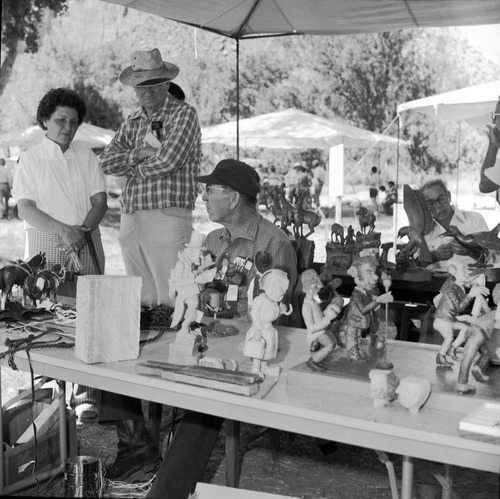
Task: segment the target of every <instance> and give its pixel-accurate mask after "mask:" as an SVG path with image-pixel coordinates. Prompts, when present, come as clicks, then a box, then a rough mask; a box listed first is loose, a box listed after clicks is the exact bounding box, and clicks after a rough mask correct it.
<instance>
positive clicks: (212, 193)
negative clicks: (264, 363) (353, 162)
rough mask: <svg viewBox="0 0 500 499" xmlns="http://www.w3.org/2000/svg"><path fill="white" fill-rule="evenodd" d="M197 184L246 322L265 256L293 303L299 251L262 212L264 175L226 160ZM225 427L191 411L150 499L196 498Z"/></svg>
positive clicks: (223, 277) (214, 247) (221, 269)
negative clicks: (201, 187) (214, 225)
mask: <svg viewBox="0 0 500 499" xmlns="http://www.w3.org/2000/svg"><path fill="white" fill-rule="evenodd" d="M196 180H197V181H198V182H202V183H204V184H206V186H205V192H204V193H203V200H204V201H205V203H206V206H207V212H208V216H209V217H210V220H211V221H212V222H217V223H220V224H221V225H222V226H223V227H222V228H220V229H215V230H214V231H212V232H210V233H209V234H208V236H207V239H206V241H205V246H206V247H207V248H208V250H209V251H210V252H211V253H213V254H214V255H215V257H216V262H217V270H218V278H219V280H220V281H221V282H222V284H223V285H224V288H225V292H224V294H225V297H226V298H225V299H226V300H227V301H228V302H229V304H230V306H231V307H234V308H235V309H236V311H237V315H239V316H240V317H242V318H246V317H247V312H248V306H249V303H248V302H249V299H250V300H251V298H252V295H251V293H250V296H247V291H248V288H249V285H250V284H251V283H252V281H253V279H254V277H255V276H256V275H257V273H258V271H259V268H258V267H259V265H258V255H257V254H258V253H259V252H260V254H263V252H265V253H267V254H268V255H270V257H271V258H270V260H272V263H271V264H270V265H271V267H272V268H279V269H281V270H283V271H285V272H286V273H287V275H288V279H289V282H290V285H289V289H288V291H287V293H286V294H285V298H284V300H283V301H285V300H287V301H288V303H290V301H291V297H292V291H293V288H294V286H295V282H296V280H297V260H296V256H295V251H294V249H293V247H292V244H291V242H290V240H289V239H288V236H287V235H286V234H285V233H284V232H283V231H282V230H281V229H279V228H278V227H276V226H275V225H274V224H273V223H272V222H270V221H269V220H266V219H265V218H263V217H262V215H260V214H259V213H258V211H257V196H258V194H259V189H260V178H259V175H258V173H257V172H256V171H255V170H254V169H253V168H252V167H251V166H249V165H247V164H246V163H243V162H241V161H237V160H235V159H224V160H222V161H221V162H220V163H218V164H217V166H216V167H215V169H214V171H213V172H212V173H211V174H210V175H203V176H198V177H196ZM285 319H286V317H285ZM278 322H279V321H278ZM281 324H282V325H283V323H281ZM223 421H224V420H223V418H218V417H215V416H210V415H207V414H201V413H197V412H193V411H187V412H186V414H185V416H184V418H183V420H182V422H181V424H180V425H179V427H178V429H177V431H176V433H175V436H174V438H173V440H172V443H171V444H170V446H169V447H168V449H167V451H166V453H165V456H164V458H163V462H162V464H161V467H160V469H159V470H158V473H157V476H156V479H155V481H154V483H153V486H152V488H151V490H150V491H149V494H148V495H147V497H161V498H176V499H180V498H185V497H187V496H188V495H189V494H190V493H192V492H193V491H194V489H195V487H196V483H197V482H198V481H200V480H201V478H202V476H203V471H204V469H205V466H206V464H207V462H208V459H209V458H210V454H211V453H212V449H213V447H214V445H215V443H216V440H217V436H218V434H219V431H220V429H221V427H222V423H223Z"/></svg>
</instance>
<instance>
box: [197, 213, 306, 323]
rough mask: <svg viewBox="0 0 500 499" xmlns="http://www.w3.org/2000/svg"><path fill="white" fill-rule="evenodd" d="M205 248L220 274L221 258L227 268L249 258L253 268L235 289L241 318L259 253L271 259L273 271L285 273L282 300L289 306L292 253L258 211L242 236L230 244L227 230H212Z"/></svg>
mask: <svg viewBox="0 0 500 499" xmlns="http://www.w3.org/2000/svg"><path fill="white" fill-rule="evenodd" d="M206 246H207V248H208V250H209V251H210V252H211V253H212V254H213V255H215V258H216V262H217V269H218V270H220V268H221V264H222V260H223V259H224V258H227V259H228V260H229V265H230V267H231V266H232V265H233V262H234V259H235V258H236V257H241V258H243V259H245V258H250V259H251V260H252V262H253V265H252V268H251V269H250V271H249V272H248V273H247V275H246V276H245V279H244V281H243V282H242V284H241V285H240V286H239V288H238V302H237V304H236V309H237V312H238V315H239V316H240V317H245V315H246V313H247V311H248V299H247V290H248V286H249V284H250V282H251V280H252V279H253V278H254V277H255V275H256V269H255V255H256V254H257V253H258V252H259V251H265V252H267V253H269V254H270V255H271V256H272V258H273V265H272V267H273V268H277V269H281V270H283V271H285V272H286V273H287V275H288V280H289V286H288V291H287V293H286V294H285V300H286V302H287V303H290V301H291V297H292V293H293V289H294V287H295V282H296V280H297V258H296V255H295V250H294V249H293V246H292V243H291V242H290V239H289V238H288V236H287V235H286V234H285V233H284V232H283V231H282V230H281V229H279V228H278V227H276V225H274V224H273V223H272V222H270V221H269V220H267V219H265V218H263V217H262V215H260V214H259V213H257V211H255V214H254V215H253V217H252V218H251V219H250V220H249V222H248V225H247V227H246V230H245V232H244V235H242V236H240V237H237V238H236V239H234V240H231V234H230V233H229V231H228V230H227V229H226V228H221V229H215V230H214V231H212V232H210V234H208V236H207V239H206Z"/></svg>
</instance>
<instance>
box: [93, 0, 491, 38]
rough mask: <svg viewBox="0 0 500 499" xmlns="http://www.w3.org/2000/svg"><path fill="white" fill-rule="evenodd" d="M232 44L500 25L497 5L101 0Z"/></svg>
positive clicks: (412, 0) (484, 0) (444, 0)
mask: <svg viewBox="0 0 500 499" xmlns="http://www.w3.org/2000/svg"><path fill="white" fill-rule="evenodd" d="M101 1H105V2H109V3H115V4H118V5H123V6H124V7H132V8H134V9H138V10H142V11H144V12H148V13H150V14H156V15H158V16H161V17H164V18H166V19H171V20H173V21H178V22H181V23H184V24H188V25H191V26H194V27H197V28H200V29H204V30H207V31H212V32H214V33H218V34H220V35H224V36H227V37H230V38H234V39H238V40H241V39H247V38H258V37H263V36H279V35H300V34H310V35H346V34H354V33H374V32H379V31H390V30H395V29H405V28H429V27H442V26H471V25H477V24H496V23H500V2H498V0H474V1H473V2H471V1H470V0H404V1H403V0H349V1H346V0H314V1H307V0H217V1H207V0H101Z"/></svg>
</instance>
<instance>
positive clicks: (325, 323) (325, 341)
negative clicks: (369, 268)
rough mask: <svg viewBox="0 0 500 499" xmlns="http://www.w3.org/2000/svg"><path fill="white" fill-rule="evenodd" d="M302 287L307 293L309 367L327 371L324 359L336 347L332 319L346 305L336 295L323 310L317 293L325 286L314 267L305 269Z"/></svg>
mask: <svg viewBox="0 0 500 499" xmlns="http://www.w3.org/2000/svg"><path fill="white" fill-rule="evenodd" d="M300 280H301V283H302V289H303V291H304V293H305V294H306V296H305V298H304V303H303V305H302V318H303V319H304V323H305V326H306V330H307V344H308V347H309V352H310V354H311V357H310V358H309V360H308V361H307V367H309V369H312V370H313V371H326V369H327V368H328V366H327V364H326V363H324V362H323V361H324V360H325V359H326V357H327V356H328V354H329V353H330V352H331V351H332V350H333V349H334V348H335V343H336V341H335V339H334V337H333V336H332V335H331V334H330V332H329V331H328V327H329V326H330V324H331V323H332V321H333V320H334V319H335V318H337V317H338V315H339V314H340V312H341V310H342V306H343V305H344V300H343V299H342V297H341V296H340V295H337V296H335V297H334V298H333V299H332V300H331V301H330V302H329V303H328V304H327V305H326V307H325V308H324V310H321V307H320V305H319V303H318V302H317V301H316V297H317V294H318V292H319V290H320V289H322V288H323V284H322V282H321V280H320V278H319V277H318V274H316V271H315V270H314V269H308V270H304V272H302V274H301V276H300Z"/></svg>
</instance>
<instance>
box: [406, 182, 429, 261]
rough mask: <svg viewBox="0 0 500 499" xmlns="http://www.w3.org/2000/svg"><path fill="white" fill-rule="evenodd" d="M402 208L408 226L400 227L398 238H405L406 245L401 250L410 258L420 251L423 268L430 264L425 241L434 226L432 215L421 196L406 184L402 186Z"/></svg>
mask: <svg viewBox="0 0 500 499" xmlns="http://www.w3.org/2000/svg"><path fill="white" fill-rule="evenodd" d="M403 207H404V209H405V212H406V215H407V216H408V222H409V225H408V226H406V227H401V229H399V231H398V238H400V237H404V236H407V237H408V244H407V245H406V246H405V248H404V249H403V252H404V253H405V254H406V256H408V257H411V256H412V255H414V254H415V253H416V252H417V249H418V250H419V251H420V254H419V259H420V262H421V263H422V265H423V266H426V265H428V264H429V263H432V257H431V253H430V251H429V248H428V246H427V243H426V241H425V237H424V236H426V235H427V234H429V233H430V232H431V230H432V228H433V226H434V220H433V219H432V214H431V212H430V211H429V208H427V203H426V202H425V199H424V196H423V194H422V193H421V192H420V191H418V190H416V189H412V188H411V187H410V186H409V185H408V184H405V185H404V186H403Z"/></svg>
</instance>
